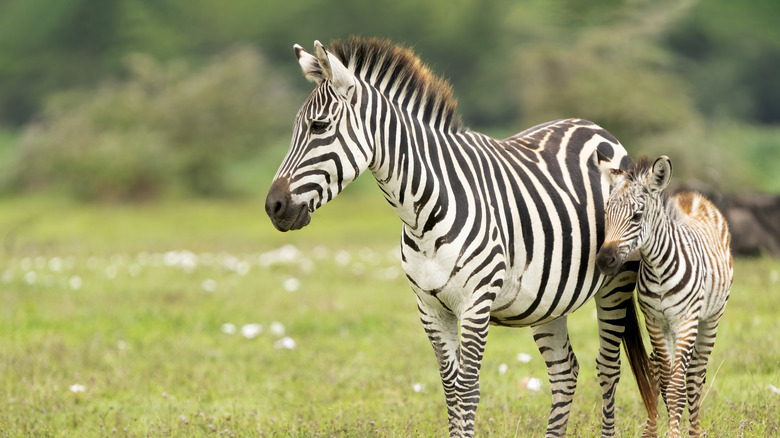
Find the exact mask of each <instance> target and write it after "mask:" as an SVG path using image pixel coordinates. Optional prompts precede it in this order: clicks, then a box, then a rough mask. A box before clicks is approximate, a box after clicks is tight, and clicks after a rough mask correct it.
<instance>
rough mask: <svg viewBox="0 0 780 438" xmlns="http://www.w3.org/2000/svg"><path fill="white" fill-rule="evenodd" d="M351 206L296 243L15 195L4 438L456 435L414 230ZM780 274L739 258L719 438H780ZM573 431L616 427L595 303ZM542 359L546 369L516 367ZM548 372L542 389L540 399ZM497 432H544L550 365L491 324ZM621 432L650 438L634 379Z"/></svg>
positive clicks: (317, 218) (724, 329)
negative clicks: (401, 249) (404, 255)
mask: <svg viewBox="0 0 780 438" xmlns="http://www.w3.org/2000/svg"><path fill="white" fill-rule="evenodd" d="M372 195H373V196H371V197H369V198H364V197H363V196H348V195H347V196H344V197H341V198H339V199H336V200H335V201H334V202H333V204H334V205H330V206H327V207H325V208H324V209H323V210H321V211H319V212H317V213H316V214H315V215H314V217H313V222H312V224H311V225H310V227H309V228H307V229H304V230H302V231H299V232H294V233H287V234H282V233H278V232H276V231H275V230H273V228H272V227H271V225H270V223H269V221H268V219H267V218H266V217H265V214H264V212H263V209H262V204H261V200H257V201H256V202H234V203H218V202H196V203H183V202H182V203H173V204H160V205H146V206H121V207H106V206H77V205H72V204H69V203H64V202H53V201H51V200H42V199H31V200H5V201H0V233H2V234H1V236H0V237H2V239H3V240H2V244H3V249H2V252H1V253H0V256H1V257H2V258H1V259H0V275H2V278H0V285H2V288H1V289H0V303H2V306H0V388H2V395H0V436H153V437H157V436H202V435H214V436H261V435H262V436H282V437H287V436H291V437H309V436H350V437H352V436H357V437H360V436H415V437H416V436H444V435H446V413H445V410H444V403H443V395H442V391H441V389H440V385H439V378H438V373H437V370H436V366H435V360H434V357H433V353H432V351H431V348H430V345H429V344H428V341H427V338H426V337H425V335H424V333H423V331H422V329H421V326H420V323H419V321H418V319H417V315H416V304H415V300H414V296H413V294H412V292H411V291H410V289H409V287H408V285H407V284H406V280H405V278H404V276H403V275H402V272H401V270H400V263H399V261H398V257H397V252H398V240H399V229H400V226H399V224H398V221H397V219H396V218H395V217H394V216H393V214H392V212H391V210H390V209H389V207H387V206H386V205H384V204H383V202H384V201H382V200H381V199H380V198H381V197H380V196H379V195H378V194H377V193H372ZM779 276H780V262H778V261H773V260H768V259H759V260H738V262H737V266H736V278H737V279H736V283H735V285H734V289H733V291H732V300H731V302H730V304H729V308H728V309H727V312H726V316H725V317H724V320H723V322H722V324H721V330H720V334H719V337H718V342H717V345H716V348H715V353H714V355H713V358H712V362H711V366H710V375H709V378H708V382H707V385H706V391H707V395H706V398H705V400H704V411H705V412H704V420H703V425H704V428H705V429H706V430H707V436H723V437H733V436H761V437H763V436H779V435H780V433H779V432H778V426H780V394H778V393H776V392H773V390H772V389H771V387H770V385H773V386H774V387H780V335H778V333H780V319H779V318H778V317H779V316H780V283H779V282H778V277H779ZM570 326H571V327H572V342H573V344H574V348H575V351H576V352H577V355H578V358H579V360H580V364H581V370H580V380H579V387H578V391H577V395H576V398H575V406H574V411H573V414H572V419H571V422H570V425H569V432H570V435H572V436H594V435H597V433H598V430H599V412H600V391H599V387H598V383H597V380H596V371H595V365H594V361H595V353H596V348H597V337H596V324H595V317H594V313H593V307H592V306H587V307H586V308H583V309H582V310H580V311H578V312H577V313H576V314H575V315H574V317H572V318H571V320H570ZM520 353H527V354H529V355H530V356H531V360H530V361H529V362H522V361H519V360H518V354H520ZM529 378H539V379H541V380H542V382H543V384H542V387H541V390H539V391H532V390H528V389H526V382H527V381H528V379H529ZM481 382H482V394H483V397H482V403H481V405H480V408H479V411H478V417H477V433H478V434H479V435H480V436H495V437H505V436H510V437H512V436H519V437H526V436H541V435H543V433H544V427H545V423H546V413H547V409H548V404H549V385H548V384H547V382H546V374H545V367H544V364H543V363H542V360H541V356H540V355H539V353H538V352H537V351H536V348H535V347H534V345H533V342H532V340H531V336H530V332H529V331H528V330H511V329H503V328H494V329H493V330H492V331H491V334H490V341H489V345H488V350H487V353H486V358H485V360H484V367H483V374H482V379H481ZM617 397H618V405H617V406H618V412H617V415H618V427H619V431H620V436H638V434H639V433H640V431H641V424H642V423H643V419H644V417H643V415H642V412H643V410H642V408H641V403H640V400H639V397H638V395H637V390H636V386H635V384H634V383H633V382H632V379H631V375H630V371H629V370H628V369H627V368H624V370H623V381H622V383H621V385H620V387H619V389H618V394H617Z"/></svg>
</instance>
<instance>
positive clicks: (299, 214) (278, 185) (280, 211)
mask: <svg viewBox="0 0 780 438" xmlns="http://www.w3.org/2000/svg"><path fill="white" fill-rule="evenodd" d="M265 212H266V214H267V215H268V217H269V218H271V223H273V224H274V227H276V229H277V230H279V231H290V230H300V229H301V228H303V227H305V226H306V225H309V222H311V213H310V212H309V206H308V205H306V204H296V203H293V201H292V196H291V194H290V181H289V180H288V179H287V178H279V179H277V180H276V181H274V182H273V184H271V188H270V189H269V190H268V196H266V198H265Z"/></svg>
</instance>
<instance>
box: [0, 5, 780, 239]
mask: <svg viewBox="0 0 780 438" xmlns="http://www.w3.org/2000/svg"><path fill="white" fill-rule="evenodd" d="M778 22H780V2H777V1H775V0H752V1H750V2H733V1H730V0H708V1H695V0H685V1H669V0H664V1H642V0H633V1H619V0H601V1H591V2H583V1H580V0H531V1H525V2H517V1H509V0H487V1H486V0H446V1H444V0H429V1H425V2H420V1H419V0H392V1H387V0H379V1H373V2H367V1H364V0H344V1H340V2H338V4H336V3H335V2H326V1H323V0H296V1H276V0H263V1H257V0H234V1H231V2H213V1H208V0H160V1H154V2H149V1H140V0H112V1H107V0H68V1H58V2H51V1H48V0H4V1H2V2H0V194H1V195H2V196H3V197H5V198H15V197H20V196H24V197H29V196H33V197H44V198H66V199H69V200H73V201H74V202H77V203H80V202H86V203H109V204H114V203H150V202H165V201H169V200H178V201H181V200H182V199H184V200H188V199H198V200H202V199H204V198H208V199H213V198H216V199H244V200H245V199H247V198H249V199H256V200H257V203H258V214H262V212H261V208H262V207H260V205H261V203H262V200H263V197H264V195H265V192H266V191H267V188H268V186H269V185H270V182H271V179H272V177H273V174H274V172H275V170H276V167H277V166H278V164H279V163H280V161H281V159H282V157H283V156H284V153H285V152H286V149H287V147H288V146H289V138H290V134H291V126H292V122H293V119H294V116H295V113H296V111H297V108H298V107H299V106H300V104H301V103H302V102H303V100H304V99H305V96H306V95H307V94H308V93H309V92H310V91H311V87H312V85H311V84H310V83H308V82H307V81H306V80H305V79H304V78H303V77H302V75H301V73H300V70H299V66H298V63H297V62H296V60H295V57H294V54H293V50H292V46H293V44H295V43H298V44H301V45H303V46H304V47H305V48H307V49H311V48H312V42H313V41H314V40H315V39H319V40H321V41H322V42H323V43H325V44H326V46H327V42H328V41H330V40H332V39H336V38H343V37H347V36H349V35H362V36H378V37H384V38H389V39H392V40H394V41H396V42H398V43H401V44H404V45H407V46H411V47H413V48H414V50H415V52H416V53H417V54H418V55H419V56H420V57H421V58H422V60H423V62H425V63H427V64H428V65H429V66H430V67H431V68H432V70H433V71H434V72H435V73H437V74H440V75H442V76H444V77H446V78H448V79H449V80H450V82H451V83H452V85H453V88H454V92H455V95H456V97H457V98H458V100H459V112H460V113H461V114H462V117H463V120H464V121H465V123H466V124H467V125H468V126H470V127H471V128H472V129H475V130H478V131H481V132H485V133H487V134H490V135H493V136H496V137H505V136H509V135H511V134H513V133H515V132H518V131H520V130H522V129H524V128H526V127H529V126H531V125H534V124H536V123H540V122H543V121H547V120H551V119H557V118H566V117H582V118H586V119H590V120H593V121H595V122H596V123H598V124H600V125H601V126H603V127H604V128H606V129H607V130H609V131H611V132H612V133H614V134H615V135H616V136H617V137H618V138H619V139H620V140H621V142H622V143H623V144H624V145H625V146H626V148H627V149H628V151H629V153H631V155H632V156H634V157H636V156H638V155H640V154H648V155H651V156H657V155H660V154H666V155H669V156H670V157H671V158H672V160H673V162H674V166H675V177H676V179H677V181H678V182H680V183H681V184H683V185H684V186H686V187H693V188H696V189H698V190H700V191H703V192H705V193H707V194H708V195H710V196H712V197H714V198H716V200H717V201H718V202H719V203H720V205H721V206H723V207H724V209H729V208H734V209H735V211H737V213H736V216H735V215H734V214H732V215H731V216H730V217H729V219H730V221H731V222H732V228H739V227H742V226H743V225H740V224H742V223H744V227H745V229H746V230H755V229H760V231H761V232H763V233H764V234H759V235H753V236H752V237H751V238H752V239H753V241H754V242H753V243H749V244H748V243H746V247H747V248H746V250H745V252H746V253H751V251H752V252H753V253H758V252H761V251H768V252H773V253H776V254H780V246H778V242H780V219H778V218H779V217H780V202H779V201H778V197H777V196H776V195H775V194H776V193H780V26H778V25H777V23H778ZM361 180H362V181H360V182H359V183H358V184H356V186H357V187H358V188H354V189H353V188H350V189H349V190H348V193H352V195H348V196H358V195H360V194H361V193H368V191H369V190H370V191H371V196H376V197H378V196H379V195H378V192H376V191H375V189H374V188H373V187H371V186H372V185H373V182H372V181H370V178H365V177H364V178H361ZM268 226H270V224H269V225H268ZM734 232H735V235H737V234H738V233H739V231H738V230H734ZM746 232H747V231H746ZM753 234H755V233H753ZM739 241H740V242H743V241H745V240H744V239H740V240H739ZM767 242H769V243H767ZM751 245H752V246H751Z"/></svg>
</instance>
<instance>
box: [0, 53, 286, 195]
mask: <svg viewBox="0 0 780 438" xmlns="http://www.w3.org/2000/svg"><path fill="white" fill-rule="evenodd" d="M293 105H294V104H293V102H292V99H291V91H290V88H289V87H288V86H287V83H286V81H285V80H284V78H282V77H280V76H279V75H278V74H275V73H274V72H273V71H271V69H269V67H268V64H267V62H266V61H265V60H264V59H263V58H262V57H260V56H259V55H258V53H257V52H256V51H254V50H252V49H248V48H239V49H235V50H232V51H230V52H228V53H226V54H225V55H221V56H218V57H215V58H214V59H213V60H212V61H211V62H210V63H209V64H208V65H206V66H204V67H202V68H200V69H193V68H191V67H189V66H188V65H187V64H186V63H184V62H178V61H171V62H167V63H160V62H158V61H155V60H154V59H153V58H151V57H150V56H148V55H135V56H132V57H130V58H128V63H127V76H126V78H124V79H123V80H121V81H119V82H109V83H106V84H105V85H102V86H100V87H99V88H98V89H96V90H94V91H90V92H71V93H63V94H57V95H54V96H53V97H52V98H51V99H50V100H49V104H48V106H47V107H46V109H45V110H44V111H43V112H42V114H41V116H40V119H39V120H38V121H36V122H33V123H31V124H30V125H29V127H28V129H27V131H26V134H25V135H24V137H23V138H22V139H21V141H20V142H19V146H18V153H19V155H18V157H17V163H16V165H15V166H13V168H12V171H11V173H10V175H9V177H10V184H11V185H12V187H14V188H15V189H17V190H22V191H29V190H35V189H41V188H56V189H57V190H60V191H64V192H65V193H66V194H67V195H71V196H74V197H76V198H79V199H84V200H102V201H116V200H144V199H149V198H154V197H158V196H160V195H166V194H172V193H176V192H179V193H185V194H190V195H197V196H214V195H225V194H229V193H230V192H231V190H232V189H234V188H232V187H229V186H228V185H227V182H226V179H225V174H226V166H227V165H228V164H229V163H230V162H231V161H235V160H239V159H242V158H243V157H246V156H247V155H252V154H253V152H254V151H255V150H256V149H258V144H261V143H262V142H263V140H264V138H266V137H267V136H272V137H277V136H279V135H281V134H282V133H283V131H286V129H285V128H284V127H285V125H286V124H287V122H288V120H287V118H286V115H287V113H288V112H289V111H291V110H293V107H292V106H293Z"/></svg>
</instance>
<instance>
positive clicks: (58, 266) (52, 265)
mask: <svg viewBox="0 0 780 438" xmlns="http://www.w3.org/2000/svg"><path fill="white" fill-rule="evenodd" d="M62 265H63V263H62V259H61V258H59V257H53V258H52V259H51V260H49V270H50V271H52V272H60V271H62Z"/></svg>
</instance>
